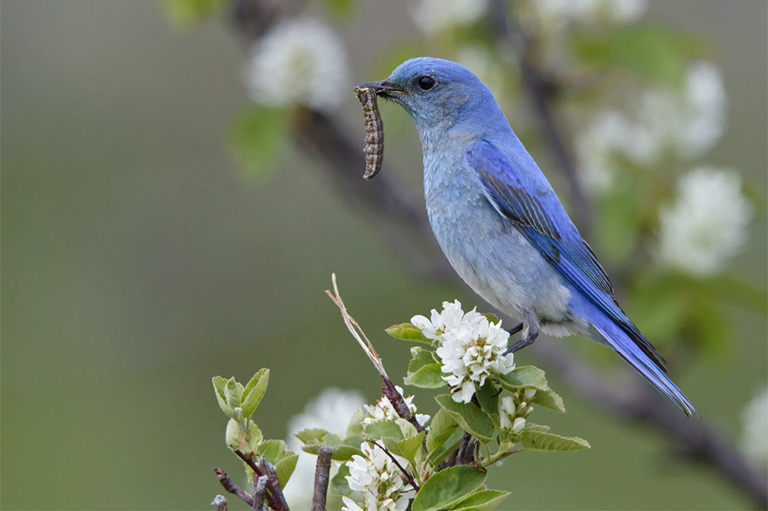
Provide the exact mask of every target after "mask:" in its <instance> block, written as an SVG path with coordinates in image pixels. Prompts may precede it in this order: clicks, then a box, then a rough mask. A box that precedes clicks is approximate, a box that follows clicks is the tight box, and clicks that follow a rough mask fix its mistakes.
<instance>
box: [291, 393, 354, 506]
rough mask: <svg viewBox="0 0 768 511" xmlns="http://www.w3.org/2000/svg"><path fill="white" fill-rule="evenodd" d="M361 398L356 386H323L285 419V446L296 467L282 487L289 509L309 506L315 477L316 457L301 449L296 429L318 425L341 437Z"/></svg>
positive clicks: (316, 426) (317, 426)
mask: <svg viewBox="0 0 768 511" xmlns="http://www.w3.org/2000/svg"><path fill="white" fill-rule="evenodd" d="M363 404H365V399H363V395H362V394H361V393H360V392H359V391H356V390H341V389H337V388H327V389H325V390H323V391H322V392H321V393H320V394H319V395H318V396H317V397H316V398H315V399H313V400H312V401H310V402H309V403H307V405H306V406H305V407H304V411H302V412H301V413H300V414H298V415H294V416H293V417H292V418H291V420H290V421H288V435H287V443H288V447H289V448H290V449H291V450H292V451H293V452H295V453H297V454H298V455H299V461H298V463H297V464H296V469H295V470H294V472H293V475H292V476H291V480H290V481H288V484H287V485H286V487H285V489H284V490H285V497H286V499H287V500H288V504H289V505H290V507H291V508H293V509H309V507H310V503H311V500H312V491H313V489H314V481H315V460H316V457H315V456H313V455H311V454H308V453H306V452H304V451H302V450H301V445H302V444H301V441H300V440H299V439H298V438H296V433H298V432H299V431H302V430H304V429H309V428H321V429H324V430H326V431H329V432H330V433H333V434H336V435H339V436H340V437H342V438H343V437H344V436H345V435H346V431H347V426H348V425H349V420H350V419H351V418H352V415H354V413H355V412H356V411H357V410H359V409H360V408H361V407H362V406H363Z"/></svg>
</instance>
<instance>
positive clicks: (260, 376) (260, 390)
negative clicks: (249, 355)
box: [241, 369, 269, 418]
mask: <svg viewBox="0 0 768 511" xmlns="http://www.w3.org/2000/svg"><path fill="white" fill-rule="evenodd" d="M267 385H269V369H261V370H260V371H259V372H257V373H256V374H254V375H253V378H251V380H250V381H249V382H248V385H246V386H245V389H244V390H243V404H242V405H241V408H242V409H243V416H244V417H245V418H250V417H251V415H253V412H254V411H255V410H256V407H257V406H259V403H260V402H261V398H263V397H264V393H265V392H266V391H267Z"/></svg>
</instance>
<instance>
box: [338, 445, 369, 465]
mask: <svg viewBox="0 0 768 511" xmlns="http://www.w3.org/2000/svg"><path fill="white" fill-rule="evenodd" d="M355 454H357V455H358V456H362V455H363V451H361V450H360V448H359V447H354V446H351V445H336V446H334V448H333V454H331V459H332V460H334V461H343V462H346V461H349V460H351V459H352V456H354V455H355Z"/></svg>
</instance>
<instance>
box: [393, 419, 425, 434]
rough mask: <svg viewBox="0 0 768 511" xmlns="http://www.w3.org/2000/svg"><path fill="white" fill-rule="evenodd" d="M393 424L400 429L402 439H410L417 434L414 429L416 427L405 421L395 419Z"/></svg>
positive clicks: (416, 430)
mask: <svg viewBox="0 0 768 511" xmlns="http://www.w3.org/2000/svg"><path fill="white" fill-rule="evenodd" d="M395 424H397V425H398V427H399V428H400V432H401V433H402V434H403V438H411V437H414V436H416V435H418V434H419V430H418V429H416V426H414V425H413V424H411V423H410V422H409V421H407V420H405V419H395Z"/></svg>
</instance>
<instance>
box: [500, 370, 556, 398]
mask: <svg viewBox="0 0 768 511" xmlns="http://www.w3.org/2000/svg"><path fill="white" fill-rule="evenodd" d="M499 382H500V383H501V386H502V387H504V388H505V389H507V390H511V391H513V392H514V391H515V390H518V389H536V390H537V391H538V390H549V386H548V385H547V379H546V378H545V377H544V371H542V370H541V369H539V368H538V367H534V366H522V367H518V368H517V369H515V370H514V371H512V372H509V373H507V374H503V375H500V376H499Z"/></svg>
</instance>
